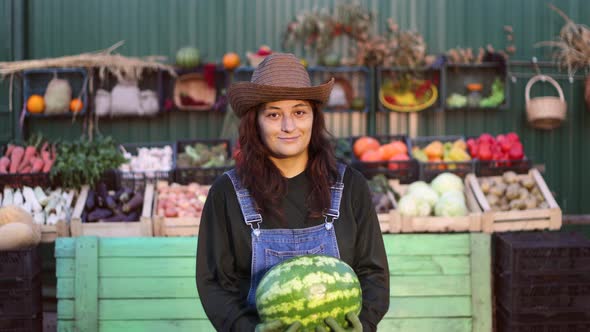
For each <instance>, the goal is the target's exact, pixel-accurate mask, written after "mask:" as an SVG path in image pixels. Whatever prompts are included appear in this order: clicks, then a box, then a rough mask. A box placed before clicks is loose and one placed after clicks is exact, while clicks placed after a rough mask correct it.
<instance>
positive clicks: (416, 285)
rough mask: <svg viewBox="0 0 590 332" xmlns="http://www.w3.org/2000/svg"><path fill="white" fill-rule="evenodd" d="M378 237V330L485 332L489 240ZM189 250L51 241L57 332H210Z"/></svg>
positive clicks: (176, 245) (175, 242)
mask: <svg viewBox="0 0 590 332" xmlns="http://www.w3.org/2000/svg"><path fill="white" fill-rule="evenodd" d="M383 238H384V240H385V248H386V252H387V257H388V260H389V268H390V284H391V290H390V309H389V311H388V312H387V314H386V315H385V317H384V319H383V320H382V321H381V323H380V324H379V330H382V331H404V332H413V331H415V332H418V331H419V332H424V331H437V332H470V331H471V332H489V331H491V329H492V327H491V326H492V325H491V320H492V317H491V281H490V277H491V255H490V235H488V234H479V233H474V234H400V235H384V236H383ZM196 245H197V240H196V239H195V238H96V237H80V238H59V239H57V242H56V247H55V257H56V259H57V262H56V275H57V298H58V314H57V316H58V331H61V332H65V331H100V332H110V331H142V332H143V331H154V332H155V331H158V332H159V331H163V330H166V329H171V328H172V329H174V331H187V332H188V331H214V328H213V326H212V325H211V323H210V322H209V321H208V319H207V316H206V314H205V312H204V310H203V308H202V306H201V304H200V302H199V297H198V293H197V289H196V286H195V268H194V266H195V253H196ZM154 266H158V268H157V269H155V268H154Z"/></svg>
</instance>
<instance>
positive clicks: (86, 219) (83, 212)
mask: <svg viewBox="0 0 590 332" xmlns="http://www.w3.org/2000/svg"><path fill="white" fill-rule="evenodd" d="M80 220H82V222H83V223H87V222H88V212H86V210H84V211H82V215H81V216H80Z"/></svg>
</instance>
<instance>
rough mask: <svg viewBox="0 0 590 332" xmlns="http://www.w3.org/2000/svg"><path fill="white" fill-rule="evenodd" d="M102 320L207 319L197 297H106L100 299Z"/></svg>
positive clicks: (99, 307)
mask: <svg viewBox="0 0 590 332" xmlns="http://www.w3.org/2000/svg"><path fill="white" fill-rule="evenodd" d="M98 312H99V314H98V315H99V319H100V320H133V319H157V320H159V319H207V315H206V314H205V311H204V310H203V306H202V305H201V302H199V301H197V300H195V299H121V300H111V299H104V300H99V301H98Z"/></svg>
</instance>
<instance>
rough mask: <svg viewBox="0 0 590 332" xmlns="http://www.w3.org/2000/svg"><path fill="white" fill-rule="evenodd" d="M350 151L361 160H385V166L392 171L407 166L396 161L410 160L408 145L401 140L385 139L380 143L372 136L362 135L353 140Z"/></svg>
mask: <svg viewBox="0 0 590 332" xmlns="http://www.w3.org/2000/svg"><path fill="white" fill-rule="evenodd" d="M352 151H353V152H354V155H355V157H356V158H358V159H359V160H360V161H362V162H379V161H387V162H388V163H387V168H388V169H389V170H392V171H395V170H398V169H400V168H407V167H409V165H407V164H405V165H404V164H403V163H398V162H399V161H402V162H403V161H407V160H410V156H409V155H408V146H407V145H406V143H405V142H403V141H401V140H396V139H393V140H387V141H385V142H384V143H383V144H381V143H380V142H379V140H377V139H376V138H374V137H370V136H362V137H359V138H358V139H356V140H355V141H354V143H353V145H352Z"/></svg>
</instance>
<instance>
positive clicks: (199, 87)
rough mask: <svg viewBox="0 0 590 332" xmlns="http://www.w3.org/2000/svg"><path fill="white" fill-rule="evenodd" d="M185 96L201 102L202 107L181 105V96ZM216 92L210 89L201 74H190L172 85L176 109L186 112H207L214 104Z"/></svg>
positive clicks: (213, 88)
mask: <svg viewBox="0 0 590 332" xmlns="http://www.w3.org/2000/svg"><path fill="white" fill-rule="evenodd" d="M182 94H186V95H188V96H189V97H191V98H192V99H194V100H197V101H201V102H203V104H202V105H186V104H183V103H182V100H181V95H182ZM216 97H217V91H216V90H215V87H210V86H209V85H208V84H207V82H206V81H205V78H204V76H203V75H202V74H199V73H190V74H185V75H182V76H180V77H178V78H177V79H176V82H175V83H174V104H175V105H176V107H178V109H181V110H187V111H203V110H208V109H211V108H212V107H213V105H214V104H215V98H216Z"/></svg>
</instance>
